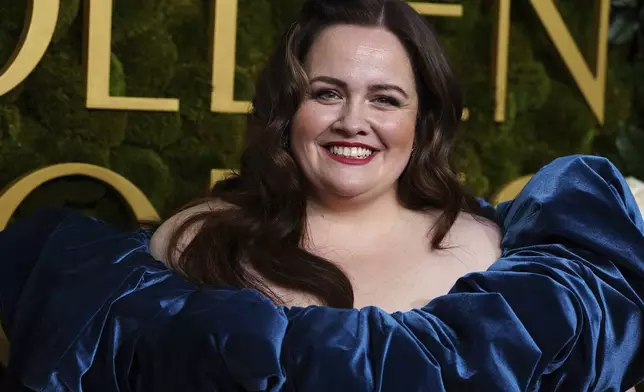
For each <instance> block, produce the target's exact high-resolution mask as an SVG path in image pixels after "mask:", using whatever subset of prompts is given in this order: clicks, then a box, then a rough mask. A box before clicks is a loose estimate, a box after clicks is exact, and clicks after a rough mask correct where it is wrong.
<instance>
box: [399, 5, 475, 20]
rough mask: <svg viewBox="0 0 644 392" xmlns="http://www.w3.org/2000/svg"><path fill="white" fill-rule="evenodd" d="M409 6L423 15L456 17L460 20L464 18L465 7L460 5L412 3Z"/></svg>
mask: <svg viewBox="0 0 644 392" xmlns="http://www.w3.org/2000/svg"><path fill="white" fill-rule="evenodd" d="M409 5H411V6H412V7H414V9H415V10H416V12H418V13H419V14H421V15H434V16H456V17H459V18H460V17H462V16H463V6H462V5H460V4H441V3H419V2H410V3H409Z"/></svg>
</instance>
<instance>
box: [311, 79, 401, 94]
mask: <svg viewBox="0 0 644 392" xmlns="http://www.w3.org/2000/svg"><path fill="white" fill-rule="evenodd" d="M314 82H324V83H329V84H334V85H336V86H338V87H341V88H343V89H346V88H347V87H348V86H347V83H346V82H344V81H342V80H340V79H338V78H334V77H331V76H316V77H314V78H313V79H311V81H310V83H314ZM369 90H394V91H398V92H399V93H400V94H402V95H403V97H405V98H406V99H408V98H409V94H407V93H406V92H405V90H403V89H402V88H401V87H399V86H396V85H395V84H389V83H377V84H373V85H371V86H369Z"/></svg>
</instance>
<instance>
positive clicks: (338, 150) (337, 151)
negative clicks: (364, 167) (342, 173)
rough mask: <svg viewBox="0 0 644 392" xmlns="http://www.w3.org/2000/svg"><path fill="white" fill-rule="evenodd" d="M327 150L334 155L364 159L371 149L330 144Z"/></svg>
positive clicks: (371, 152)
mask: <svg viewBox="0 0 644 392" xmlns="http://www.w3.org/2000/svg"><path fill="white" fill-rule="evenodd" d="M328 150H329V151H330V152H331V153H332V154H334V155H341V156H344V157H349V158H358V159H365V158H368V157H369V156H370V155H371V154H373V151H372V150H370V149H368V148H362V147H340V146H331V147H328Z"/></svg>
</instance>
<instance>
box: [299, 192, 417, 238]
mask: <svg viewBox="0 0 644 392" xmlns="http://www.w3.org/2000/svg"><path fill="white" fill-rule="evenodd" d="M404 211H405V208H404V207H403V206H402V205H401V204H400V202H399V201H398V197H397V194H396V190H395V189H394V190H392V191H391V192H388V193H386V194H383V195H379V196H378V197H375V198H371V199H368V198H366V197H353V198H343V197H326V198H315V199H313V198H312V199H310V200H309V202H308V205H307V216H308V220H309V222H311V221H313V220H314V221H317V222H319V221H326V222H327V223H328V224H333V225H335V226H347V227H351V228H353V229H360V230H367V231H371V230H370V229H373V230H378V228H382V226H383V224H387V223H391V222H396V221H398V220H399V219H400V218H401V217H402V216H403V214H404Z"/></svg>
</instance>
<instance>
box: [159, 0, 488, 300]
mask: <svg viewBox="0 0 644 392" xmlns="http://www.w3.org/2000/svg"><path fill="white" fill-rule="evenodd" d="M338 24H350V25H359V26H374V27H382V28H384V29H387V30H389V31H390V32H392V33H393V34H395V35H396V36H397V37H398V39H399V40H400V41H401V42H402V43H403V45H404V47H405V48H406V50H407V53H408V55H409V57H410V59H411V62H412V65H413V69H414V71H415V73H416V75H415V77H416V85H417V90H418V96H419V108H418V119H417V124H416V134H415V151H414V153H413V154H412V156H411V158H410V161H409V164H408V166H407V168H406V169H405V171H404V172H403V174H402V175H401V177H400V179H399V185H398V197H399V200H400V202H401V204H402V205H403V206H404V207H406V208H408V209H412V210H428V209H438V210H440V211H441V212H442V213H441V215H440V217H439V219H438V221H437V222H436V224H435V225H434V227H433V229H432V230H431V232H430V233H428V236H430V238H431V246H432V248H434V249H438V248H441V243H442V242H443V239H444V238H445V236H446V234H447V233H448V232H449V230H450V228H451V227H452V225H453V224H454V222H455V221H456V219H457V216H458V214H459V213H460V212H461V211H466V212H469V213H473V214H475V215H480V206H479V204H478V203H477V201H476V200H475V198H474V197H473V196H471V195H470V194H468V192H467V191H466V190H465V188H464V187H463V185H462V184H461V183H460V182H459V181H458V177H457V174H456V173H455V171H454V170H453V168H452V163H451V155H452V142H453V140H454V134H455V132H456V129H457V127H458V124H459V122H460V118H461V113H462V106H461V105H462V104H461V92H460V88H459V86H458V84H457V82H456V80H455V78H454V76H453V74H452V71H451V69H450V66H449V64H448V62H447V59H446V58H445V54H444V52H443V50H442V48H441V46H440V44H439V42H438V41H437V38H436V35H435V34H434V33H433V31H432V30H431V28H430V27H429V26H428V24H427V22H426V21H425V19H424V18H423V17H422V16H420V15H419V14H418V13H417V12H416V11H414V10H413V9H412V8H411V7H410V6H409V5H408V4H407V3H405V2H404V1H401V0H309V1H306V2H305V4H304V5H303V7H302V9H301V12H300V14H299V17H298V18H297V20H296V21H295V22H294V23H293V24H292V25H291V26H290V28H289V29H288V31H287V32H286V33H285V34H284V36H283V37H282V39H281V42H280V43H279V44H278V46H277V48H276V50H275V51H274V53H273V54H272V56H271V57H270V59H269V61H268V63H267V64H266V66H265V68H264V69H263V72H262V73H261V75H260V76H259V79H258V81H257V85H256V96H255V98H254V100H253V101H252V111H251V113H250V114H249V121H248V129H247V131H248V132H247V145H246V147H245V150H244V151H243V153H242V156H241V164H240V168H239V171H238V172H237V173H236V174H235V175H233V176H232V177H230V178H227V179H226V180H223V181H220V182H218V183H217V184H216V185H215V186H214V188H213V189H212V192H211V195H210V200H211V201H215V202H214V203H213V204H216V205H219V206H221V207H218V208H214V209H212V210H208V211H203V212H199V213H196V214H194V215H192V216H191V217H190V218H189V219H187V220H186V221H184V222H183V223H182V224H180V225H179V227H178V228H177V230H176V231H175V232H174V233H173V235H172V236H171V238H170V240H169V242H168V249H167V252H166V255H169V259H168V260H167V262H168V264H169V266H170V267H171V268H173V269H175V270H176V271H177V272H179V273H181V274H182V275H184V276H185V277H186V278H187V279H188V280H190V281H192V282H195V283H197V284H199V285H204V286H230V287H235V288H251V289H255V290H258V291H259V292H261V293H263V294H264V295H266V296H267V297H269V298H271V299H272V300H273V301H275V302H276V303H278V304H280V303H282V301H281V299H280V298H279V297H278V296H277V295H276V294H275V292H274V291H272V290H271V289H270V288H269V284H270V283H273V284H277V285H279V286H282V287H285V288H288V289H292V290H296V291H298V292H303V293H308V294H311V295H313V296H315V297H316V298H318V299H319V300H320V302H322V303H324V304H325V305H328V306H333V307H340V308H351V307H353V289H352V286H351V283H350V281H349V279H348V278H347V276H346V275H345V274H344V273H343V271H342V270H341V269H340V268H339V267H337V266H336V265H335V264H334V263H332V262H331V261H329V260H326V259H324V258H321V257H319V256H316V255H314V254H312V253H310V252H308V251H306V250H305V249H302V247H301V244H302V240H303V239H304V238H305V236H306V230H305V228H306V220H307V217H306V206H307V195H308V192H307V181H306V178H304V176H303V174H302V172H301V171H300V169H299V168H298V166H297V164H296V163H295V161H294V159H293V156H292V154H291V151H290V150H289V143H288V140H289V132H290V121H291V119H292V118H293V116H294V115H295V112H296V110H297V109H298V106H299V104H300V102H301V101H302V100H303V99H304V96H305V94H306V93H307V91H308V88H309V83H308V80H307V75H306V73H305V71H304V68H303V63H304V60H305V57H306V56H307V52H308V50H309V48H310V47H311V45H312V43H313V42H314V40H315V39H316V38H317V37H318V35H319V34H320V32H321V31H322V30H323V29H325V28H327V27H329V26H332V25H338ZM201 202H203V200H200V201H197V202H195V203H192V204H191V205H190V206H194V205H195V204H197V203H201ZM190 206H188V207H190ZM195 225H198V226H195ZM194 227H198V229H197V230H194V232H195V235H194V238H193V239H192V240H191V241H190V242H189V243H188V244H187V245H186V246H185V247H184V248H183V249H180V251H177V250H178V249H179V245H180V244H181V241H180V239H181V238H182V237H183V236H184V235H185V233H186V231H187V230H190V229H191V228H194Z"/></svg>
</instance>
